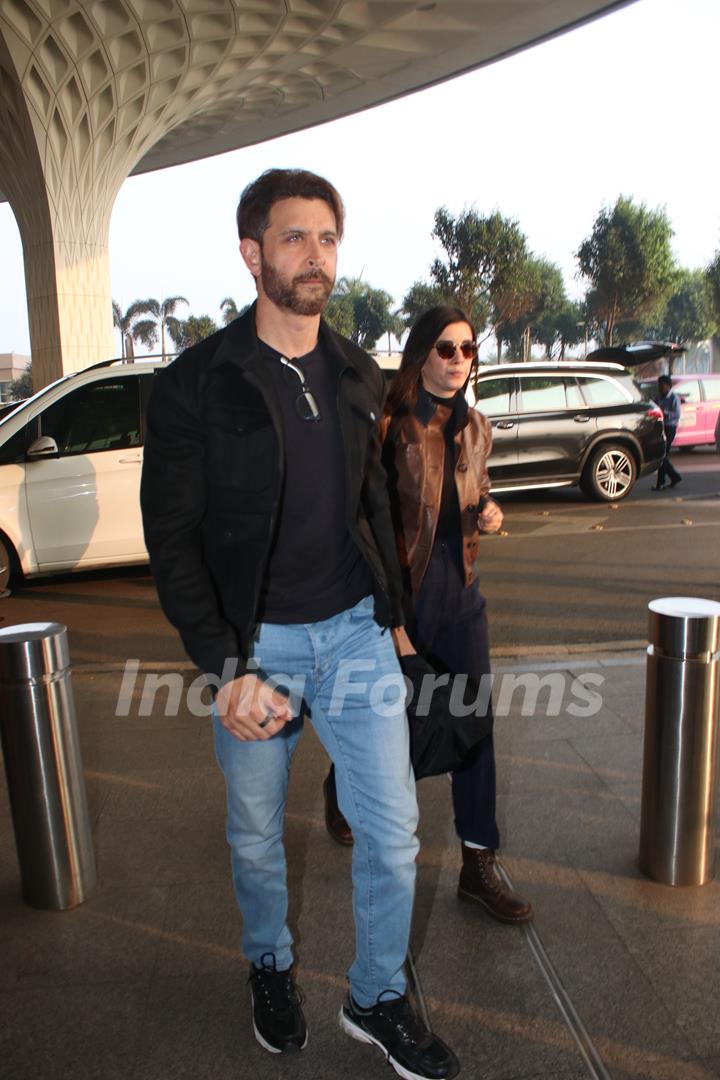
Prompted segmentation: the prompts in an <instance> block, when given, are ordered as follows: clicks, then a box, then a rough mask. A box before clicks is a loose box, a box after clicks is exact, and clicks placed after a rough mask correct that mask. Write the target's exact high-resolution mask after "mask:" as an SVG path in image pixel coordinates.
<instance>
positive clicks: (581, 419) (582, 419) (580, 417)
mask: <svg viewBox="0 0 720 1080" xmlns="http://www.w3.org/2000/svg"><path fill="white" fill-rule="evenodd" d="M589 419H590V417H589V416H588V414H587V413H578V414H577V416H573V420H574V421H575V423H576V424H587V422H588V420H589Z"/></svg>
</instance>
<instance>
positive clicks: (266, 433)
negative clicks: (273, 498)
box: [207, 408, 277, 492]
mask: <svg viewBox="0 0 720 1080" xmlns="http://www.w3.org/2000/svg"><path fill="white" fill-rule="evenodd" d="M207 421H208V425H209V431H208V440H207V467H208V471H209V474H210V478H211V482H212V484H213V486H217V485H218V484H219V485H221V486H222V487H224V488H230V489H232V490H234V491H246V492H251V491H252V492H258V491H263V490H264V489H265V488H267V487H268V486H269V485H270V483H271V481H272V477H273V475H274V470H275V459H276V453H277V446H276V438H275V429H274V428H273V425H272V421H271V420H270V416H269V415H268V413H267V411H265V410H262V409H243V408H238V409H222V410H221V409H218V408H216V409H213V411H212V413H211V414H209V415H208V418H207Z"/></svg>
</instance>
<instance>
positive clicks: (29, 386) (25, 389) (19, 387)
mask: <svg viewBox="0 0 720 1080" xmlns="http://www.w3.org/2000/svg"><path fill="white" fill-rule="evenodd" d="M7 392H8V395H9V396H8V401H24V400H25V398H29V397H32V395H33V383H32V360H31V361H30V363H29V364H28V366H27V367H26V368H25V370H24V371H23V373H22V375H18V377H17V379H11V380H10V382H9V383H8V387H7Z"/></svg>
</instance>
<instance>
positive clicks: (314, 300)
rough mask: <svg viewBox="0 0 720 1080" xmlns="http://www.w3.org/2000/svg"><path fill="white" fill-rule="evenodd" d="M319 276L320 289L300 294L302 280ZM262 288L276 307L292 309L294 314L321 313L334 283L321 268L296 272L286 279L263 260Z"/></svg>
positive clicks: (261, 272)
mask: <svg viewBox="0 0 720 1080" xmlns="http://www.w3.org/2000/svg"><path fill="white" fill-rule="evenodd" d="M313 278H319V279H320V284H321V286H322V290H321V291H320V292H317V291H316V292H315V295H314V296H302V295H301V294H300V289H299V286H300V284H301V283H302V282H303V281H308V280H311V279H313ZM260 280H261V281H262V286H263V290H264V292H265V295H266V296H267V297H268V299H269V300H272V302H273V303H274V304H277V305H278V307H282V308H287V309H288V310H289V311H294V312H295V314H296V315H322V313H323V311H324V310H325V308H326V307H327V302H328V300H329V298H330V293H331V292H332V288H333V285H334V284H335V282H334V281H332V280H331V279H330V278H329V277H328V276H327V274H325V273H323V271H322V270H307V271H306V272H305V273H304V274H298V275H297V277H294V278H292V280H291V281H286V280H285V279H284V278H282V277H281V276H280V273H279V272H278V271H277V270H276V269H275V267H274V266H273V265H272V264H271V263H269V262H263V264H262V269H261V271H260Z"/></svg>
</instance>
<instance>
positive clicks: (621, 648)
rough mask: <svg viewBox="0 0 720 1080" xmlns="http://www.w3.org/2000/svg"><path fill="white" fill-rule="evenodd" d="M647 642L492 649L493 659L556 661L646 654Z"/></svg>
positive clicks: (594, 642)
mask: <svg viewBox="0 0 720 1080" xmlns="http://www.w3.org/2000/svg"><path fill="white" fill-rule="evenodd" d="M647 644H648V643H647V641H640V640H638V641H587V642H586V641H579V642H574V643H573V644H571V645H498V647H497V648H496V649H493V648H491V649H490V656H491V658H492V659H495V660H501V659H504V658H517V657H518V656H530V657H533V658H535V659H538V658H540V657H547V658H548V659H555V658H557V657H563V656H587V655H588V654H589V653H590V654H593V655H595V656H606V655H608V654H615V653H622V652H643V653H644V652H645V650H646V649H647Z"/></svg>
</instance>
